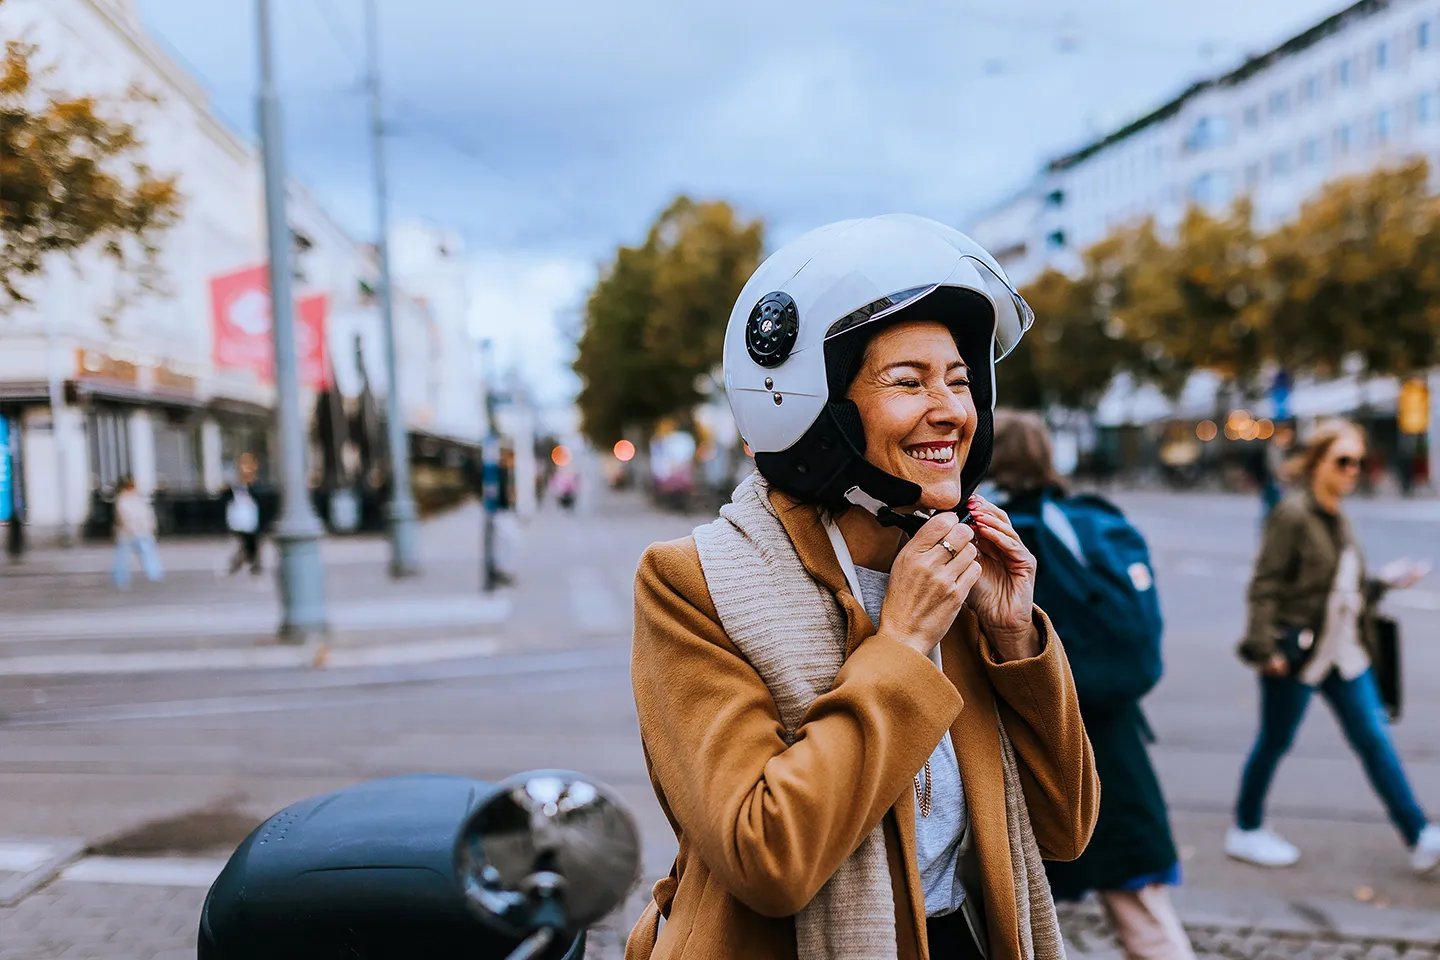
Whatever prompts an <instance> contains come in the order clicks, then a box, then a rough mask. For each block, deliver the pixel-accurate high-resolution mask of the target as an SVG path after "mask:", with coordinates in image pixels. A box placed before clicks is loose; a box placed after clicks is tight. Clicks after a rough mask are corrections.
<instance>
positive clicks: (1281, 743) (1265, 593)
mask: <svg viewBox="0 0 1440 960" xmlns="http://www.w3.org/2000/svg"><path fill="white" fill-rule="evenodd" d="M1365 452H1366V449H1365V435H1364V432H1363V431H1362V430H1361V429H1360V427H1358V426H1356V425H1355V424H1353V423H1350V422H1347V421H1336V422H1333V423H1328V424H1324V425H1322V426H1320V427H1319V428H1317V429H1316V431H1315V433H1314V434H1313V435H1312V436H1311V437H1310V438H1309V440H1308V441H1307V443H1306V444H1305V449H1304V453H1303V455H1302V457H1301V459H1300V478H1299V479H1301V480H1303V481H1304V484H1303V487H1302V488H1301V489H1298V490H1296V491H1294V492H1292V493H1291V495H1290V496H1289V497H1287V498H1286V499H1285V500H1283V501H1282V502H1281V503H1280V505H1279V506H1278V507H1276V508H1275V511H1274V513H1272V514H1271V516H1270V520H1269V522H1268V523H1267V524H1266V527H1265V537H1264V541H1263V543H1262V544H1261V546H1260V555H1259V557H1258V558H1257V559H1256V561H1255V570H1254V573H1253V574H1252V576H1251V579H1250V591H1249V597H1250V600H1249V602H1250V612H1249V626H1248V628H1247V630H1246V634H1245V638H1244V640H1243V641H1242V642H1241V644H1240V648H1239V652H1240V656H1241V658H1242V659H1244V660H1245V661H1246V662H1247V663H1249V664H1250V665H1252V666H1254V667H1255V668H1256V669H1257V670H1258V671H1259V673H1260V731H1259V734H1258V736H1257V737H1256V739H1255V745H1254V747H1253V748H1252V749H1251V752H1250V757H1249V759H1248V760H1247V761H1246V764H1245V770H1244V774H1243V775H1242V777H1241V780H1240V796H1239V799H1238V801H1237V803H1236V809H1235V826H1234V827H1233V828H1232V829H1231V830H1230V832H1229V834H1228V835H1227V837H1226V840H1225V852H1226V853H1227V854H1229V855H1230V856H1231V857H1233V858H1235V859H1237V860H1244V861H1246V862H1249V863H1253V864H1257V865H1259V866H1265V867H1287V866H1290V865H1291V864H1294V863H1295V862H1296V861H1298V860H1299V859H1300V850H1299V849H1298V848H1297V847H1295V846H1294V845H1293V844H1291V843H1289V842H1288V841H1286V840H1285V839H1283V838H1282V837H1280V836H1279V834H1277V833H1275V832H1274V831H1272V830H1270V829H1268V828H1266V827H1265V826H1264V812H1265V796H1266V794H1267V793H1268V792H1269V790H1270V783H1271V780H1272V779H1273V778H1274V776H1275V770H1276V768H1277V767H1278V766H1279V764H1280V760H1281V758H1282V757H1284V756H1285V753H1286V751H1288V750H1289V749H1290V744H1291V743H1292V742H1293V741H1294V738H1295V733H1296V731H1297V730H1299V728H1300V722H1301V721H1302V720H1303V719H1304V717H1305V709H1306V707H1307V706H1309V704H1310V698H1311V695H1312V694H1313V693H1314V692H1315V691H1316V690H1317V689H1318V690H1319V691H1320V695H1321V696H1322V697H1323V698H1324V699H1325V701H1326V703H1328V704H1329V706H1330V709H1331V710H1332V711H1333V712H1334V714H1335V718H1336V719H1337V720H1338V721H1339V722H1340V728H1341V730H1342V731H1344V734H1345V738H1346V739H1347V740H1348V741H1349V742H1350V746H1351V748H1352V749H1353V750H1354V751H1355V752H1356V753H1357V754H1358V755H1359V757H1360V760H1361V763H1362V764H1363V766H1364V768H1365V773H1366V775H1367V776H1368V777H1369V779H1370V785H1371V786H1372V787H1373V788H1374V789H1375V792H1376V793H1377V794H1379V796H1380V799H1381V801H1382V802H1383V803H1384V804H1385V809H1386V811H1387V812H1388V813H1389V815H1390V820H1391V822H1393V823H1394V824H1395V827H1396V829H1397V830H1399V832H1400V836H1401V838H1402V839H1403V840H1404V842H1405V844H1406V846H1407V847H1409V848H1410V851H1411V866H1412V867H1413V868H1414V870H1415V872H1416V873H1422V874H1423V873H1429V872H1431V871H1433V870H1434V869H1435V868H1436V866H1437V865H1440V828H1437V827H1435V826H1433V825H1430V824H1429V823H1428V821H1427V820H1426V817H1425V813H1424V811H1422V810H1421V808H1420V805H1419V803H1418V802H1417V801H1416V799H1415V795H1414V793H1413V792H1412V791H1411V789H1410V783H1409V781H1408V780H1407V779H1406V777H1405V770H1404V768H1403V767H1402V766H1401V763H1400V757H1399V756H1398V755H1397V754H1396V752H1395V746H1394V744H1393V743H1392V742H1391V740H1390V729H1389V720H1388V719H1387V717H1386V713H1385V709H1384V707H1383V706H1382V704H1381V701H1380V693H1379V688H1378V686H1377V684H1376V681H1375V674H1374V672H1373V670H1372V669H1371V662H1372V660H1373V658H1374V656H1375V650H1376V633H1375V624H1374V619H1373V616H1374V611H1375V608H1376V605H1377V604H1378V603H1379V601H1380V599H1381V598H1382V597H1383V596H1384V595H1385V592H1386V591H1387V590H1395V589H1401V588H1404V587H1408V586H1410V585H1412V584H1414V583H1415V582H1416V581H1418V580H1419V579H1420V578H1421V577H1423V576H1424V575H1425V573H1426V571H1427V569H1428V566H1427V565H1425V564H1420V563H1414V562H1412V561H1409V560H1398V561H1395V562H1394V563H1391V564H1387V565H1386V566H1385V567H1384V568H1383V569H1382V570H1381V571H1380V576H1378V577H1368V576H1367V575H1366V572H1365V562H1364V559H1363V558H1362V556H1361V553H1360V544H1359V541H1358V539H1357V538H1356V537H1355V535H1354V533H1353V531H1352V529H1351V526H1350V522H1349V520H1348V519H1347V518H1346V517H1345V514H1344V513H1343V512H1342V511H1341V501H1342V500H1343V499H1344V498H1345V497H1346V496H1348V495H1349V494H1351V493H1353V492H1354V490H1355V486H1356V482H1357V481H1358V479H1359V474H1360V470H1361V466H1362V464H1363V463H1364V460H1365Z"/></svg>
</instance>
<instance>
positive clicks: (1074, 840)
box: [980, 607, 1100, 860]
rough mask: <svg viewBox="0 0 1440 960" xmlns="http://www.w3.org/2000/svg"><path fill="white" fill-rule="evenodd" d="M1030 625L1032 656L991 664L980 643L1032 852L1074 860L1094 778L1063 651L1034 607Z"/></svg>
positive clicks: (1096, 788) (1087, 829) (1090, 824)
mask: <svg viewBox="0 0 1440 960" xmlns="http://www.w3.org/2000/svg"><path fill="white" fill-rule="evenodd" d="M1035 624H1036V626H1037V627H1038V628H1039V629H1040V633H1041V636H1042V637H1043V638H1044V640H1045V646H1044V648H1043V649H1042V650H1041V651H1040V654H1039V655H1038V656H1034V657H1030V658H1029V659H1026V660H1008V661H1006V662H1004V663H999V662H997V661H996V660H995V657H994V655H993V653H992V651H991V650H990V645H989V644H988V643H985V642H982V643H981V644H980V646H981V650H982V654H983V656H984V660H985V669H986V672H987V673H988V674H989V678H990V685H991V687H992V688H993V689H994V690H995V694H996V697H997V700H998V706H999V708H1000V716H1001V718H1002V719H1003V720H1004V722H1005V732H1006V733H1007V734H1009V736H1010V742H1011V743H1012V744H1013V745H1014V747H1015V760H1016V763H1017V764H1018V765H1019V767H1020V782H1021V786H1022V787H1023V788H1024V791H1025V805H1026V806H1027V807H1028V808H1029V811H1030V822H1031V826H1032V827H1033V828H1034V830H1035V841H1036V844H1037V845H1038V846H1039V847H1040V855H1041V856H1042V857H1044V858H1045V859H1046V860H1074V859H1075V858H1076V857H1078V856H1080V854H1082V853H1084V852H1085V845H1086V844H1088V843H1089V842H1090V835H1091V834H1092V833H1093V832H1094V831H1095V818H1096V817H1097V816H1098V815H1099V813H1100V778H1099V776H1098V775H1097V774H1096V772H1095V754H1094V751H1093V750H1092V749H1091V746H1090V737H1089V736H1088V735H1087V734H1086V733H1085V721H1084V720H1083V719H1081V717H1080V698H1079V697H1078V696H1077V695H1076V692H1075V680H1074V678H1073V677H1072V676H1071V675H1070V662H1069V661H1068V660H1067V659H1066V658H1065V648H1064V647H1063V646H1062V645H1061V643H1060V639H1059V637H1057V636H1056V635H1055V628H1054V627H1053V626H1051V624H1050V618H1049V617H1047V616H1046V615H1045V614H1044V612H1043V611H1041V610H1040V609H1039V608H1038V607H1037V608H1036V610H1035Z"/></svg>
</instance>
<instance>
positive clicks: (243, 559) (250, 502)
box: [223, 453, 264, 576]
mask: <svg viewBox="0 0 1440 960" xmlns="http://www.w3.org/2000/svg"><path fill="white" fill-rule="evenodd" d="M235 467H236V477H235V482H234V483H232V484H230V486H229V487H228V488H226V490H225V495H224V498H223V499H224V503H225V526H226V527H228V528H229V530H230V532H231V533H232V534H234V536H235V553H234V554H233V555H231V557H230V575H231V576H234V575H235V574H237V573H239V572H240V568H241V567H243V566H245V565H246V564H247V563H248V564H249V565H250V573H251V574H252V575H255V576H259V574H260V573H261V572H262V570H263V569H264V568H263V565H262V563H261V560H260V504H259V503H258V502H257V501H256V500H255V489H254V488H255V478H256V476H258V475H259V464H258V463H257V461H256V460H255V456H254V455H253V454H249V453H242V454H241V455H240V457H239V459H238V460H237V461H236V464H235Z"/></svg>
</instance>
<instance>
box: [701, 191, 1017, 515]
mask: <svg viewBox="0 0 1440 960" xmlns="http://www.w3.org/2000/svg"><path fill="white" fill-rule="evenodd" d="M902 319H906V320H919V319H925V320H936V321H939V322H941V323H944V324H945V325H946V326H947V327H949V328H950V331H951V333H952V334H953V335H954V337H955V344H956V346H957V347H958V348H959V351H960V355H961V357H963V358H964V360H965V361H966V363H967V364H968V365H969V366H970V373H971V376H970V380H971V391H972V393H973V394H974V398H975V408H976V411H977V413H978V423H977V424H976V430H975V437H974V440H973V441H972V444H971V447H970V452H969V455H968V456H967V458H966V461H965V465H964V467H963V468H962V470H961V481H962V487H963V498H962V500H961V504H963V503H964V502H965V501H966V500H968V499H969V496H970V494H971V493H973V492H974V490H975V488H976V487H977V486H978V485H979V484H980V481H981V479H982V478H983V477H984V475H985V471H986V470H987V469H988V468H989V466H990V454H991V450H992V448H993V445H994V434H993V421H994V416H993V415H994V409H995V362H996V361H997V360H999V359H1001V358H1002V357H1004V356H1005V355H1006V354H1008V353H1009V352H1010V351H1011V350H1013V349H1014V348H1015V345H1016V344H1017V343H1019V342H1020V338H1021V337H1022V336H1024V334H1025V331H1026V330H1028V329H1030V325H1031V324H1032V323H1033V322H1034V319H1035V317H1034V314H1033V313H1031V311H1030V308H1029V306H1027V305H1026V303H1025V301H1024V299H1023V298H1022V297H1021V296H1020V294H1019V293H1018V292H1016V290H1015V288H1014V287H1013V286H1012V285H1011V284H1010V281H1009V280H1008V279H1006V277H1005V272H1004V271H1003V270H1002V269H1001V268H1000V265H999V264H998V263H996V262H995V259H994V258H993V257H992V256H990V254H989V253H987V252H986V251H985V250H984V248H982V247H981V246H980V245H979V244H978V243H976V242H975V241H974V240H971V239H970V238H969V237H967V236H965V235H964V234H963V233H960V232H959V231H958V230H953V229H951V228H950V227H947V226H945V225H944V224H941V223H937V222H935V221H934V220H928V219H926V218H924V217H916V216H910V215H908V214H888V215H886V216H880V217H871V218H869V219H866V220H844V221H841V222H839V223H832V224H830V225H829V226H825V227H820V228H819V229H817V230H812V231H811V232H809V233H807V234H805V235H804V236H802V237H800V238H798V239H796V240H794V241H792V242H791V243H788V244H786V245H785V246H783V247H781V248H780V249H779V250H777V251H775V253H774V254H772V255H771V256H770V257H769V258H767V259H766V260H765V262H764V263H762V264H761V265H760V267H759V268H758V269H757V270H756V271H755V273H754V275H753V276H751V277H750V280H749V282H747V283H746V284H745V289H744V290H742V291H741V292H740V299H739V300H738V301H737V302H736V304H735V309H734V310H733V311H732V312H731V314H730V321H729V324H728V325H727V327H726V329H725V352H724V370H725V394H726V397H727V398H728V399H729V401H730V409H731V411H732V412H733V413H734V415H735V422H736V424H737V425H738V426H739V429H740V435H741V436H742V437H743V438H744V439H745V442H746V443H747V444H749V446H750V450H751V452H752V453H753V454H754V455H755V465H756V467H757V468H758V469H759V471H760V473H761V475H762V476H764V477H765V479H766V480H768V481H769V482H770V483H771V485H773V486H775V487H776V488H778V489H780V490H783V491H784V492H786V493H788V494H790V495H791V496H794V497H797V498H799V499H801V500H804V501H807V502H811V503H819V504H822V505H826V506H839V505H841V504H843V503H847V502H848V503H854V504H859V505H861V506H863V507H865V508H866V509H868V510H870V511H871V512H872V513H875V514H877V516H880V518H881V520H882V522H889V523H895V524H897V525H899V526H903V527H906V528H909V529H912V530H913V529H915V528H918V526H919V523H920V522H923V518H921V519H920V520H919V521H918V522H917V521H916V518H914V517H906V516H904V515H900V514H896V513H895V512H894V511H893V510H890V509H886V508H887V507H901V506H907V505H910V504H914V503H915V502H917V501H918V500H919V499H920V487H919V486H918V485H917V484H915V483H912V482H910V481H908V480H904V479H901V478H900V477H897V476H894V475H893V474H890V473H887V472H885V471H883V470H881V469H880V468H879V467H876V466H874V465H872V464H871V463H869V462H868V461H867V460H866V459H865V432H864V429H863V428H862V426H861V423H860V412H859V410H858V409H857V408H856V406H855V404H854V403H852V402H851V401H849V400H847V399H846V396H845V394H846V391H847V389H848V387H849V382H850V380H852V379H853V378H854V375H855V372H856V371H857V370H858V367H859V363H860V359H861V357H862V356H863V354H864V349H865V345H866V343H868V342H869V340H870V338H871V337H872V336H873V335H874V334H875V333H876V332H878V331H879V330H880V329H882V328H883V327H884V326H887V325H888V324H890V323H893V322H895V321H898V320H902ZM959 506H960V504H957V505H956V508H957V509H958V508H959ZM961 513H962V515H963V511H961ZM906 521H909V522H906Z"/></svg>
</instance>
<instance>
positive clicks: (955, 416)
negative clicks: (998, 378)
mask: <svg viewBox="0 0 1440 960" xmlns="http://www.w3.org/2000/svg"><path fill="white" fill-rule="evenodd" d="M847 396H848V397H849V398H850V400H852V401H854V403H855V405H856V406H857V407H859V408H860V421H861V423H862V424H863V425H864V427H865V459H866V460H868V461H870V463H872V464H874V465H875V466H877V467H879V468H880V469H881V470H884V471H885V472H886V473H890V474H893V475H895V476H897V477H900V478H902V479H905V480H910V481H912V482H913V483H916V484H919V486H920V489H921V491H922V493H921V496H920V501H919V504H918V506H920V507H924V508H926V509H930V510H948V509H950V508H952V507H954V506H955V505H956V504H958V503H959V502H960V490H961V484H960V468H961V467H962V466H964V464H965V457H966V455H967V454H968V453H969V452H970V441H971V440H972V439H973V438H974V436H975V399H974V397H972V396H971V394H970V374H969V371H968V370H967V369H966V366H965V361H964V360H962V359H961V358H960V351H959V350H958V349H956V347H955V340H954V338H953V337H951V336H950V331H949V330H947V329H946V328H945V327H944V326H943V325H942V324H939V323H934V322H929V321H910V322H905V323H897V324H896V325H895V326H893V327H890V328H889V329H887V330H884V331H882V332H880V333H878V334H876V335H875V337H874V339H872V340H871V341H870V343H869V345H868V346H867V347H866V349H865V359H864V363H863V365H862V367H861V369H860V374H859V375H858V376H857V377H856V378H855V382H854V383H853V384H851V385H850V390H849V393H848V394H847Z"/></svg>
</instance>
